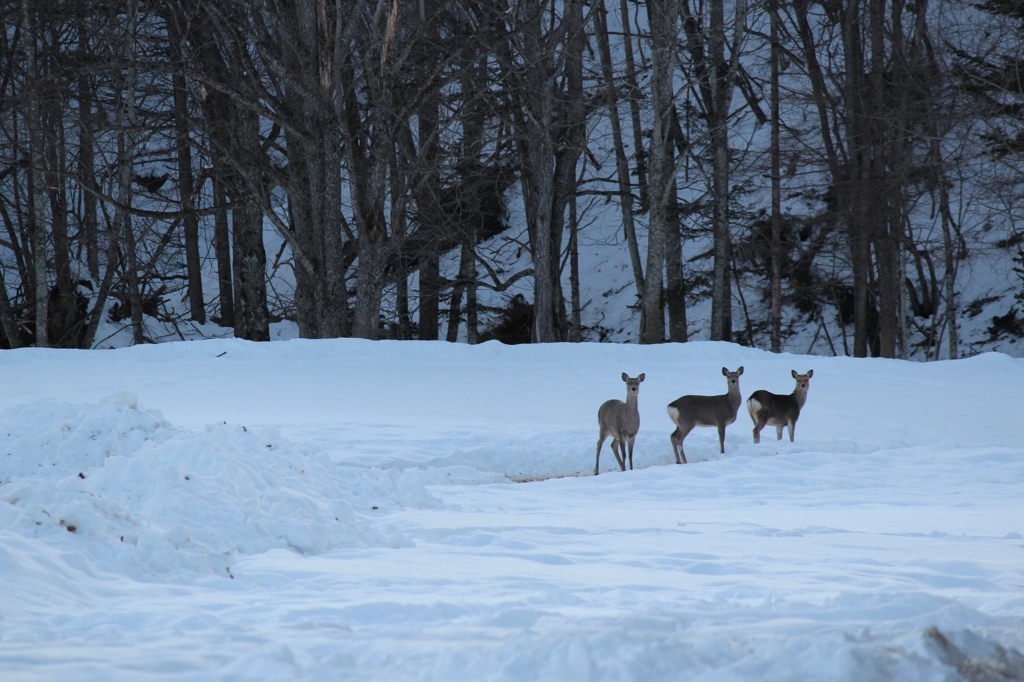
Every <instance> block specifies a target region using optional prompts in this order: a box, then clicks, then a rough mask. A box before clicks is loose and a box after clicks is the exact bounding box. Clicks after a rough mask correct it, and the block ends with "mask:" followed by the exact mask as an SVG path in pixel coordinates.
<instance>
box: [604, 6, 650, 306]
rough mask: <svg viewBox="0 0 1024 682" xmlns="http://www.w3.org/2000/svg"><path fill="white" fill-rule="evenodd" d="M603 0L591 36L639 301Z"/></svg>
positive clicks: (640, 284)
mask: <svg viewBox="0 0 1024 682" xmlns="http://www.w3.org/2000/svg"><path fill="white" fill-rule="evenodd" d="M604 3H605V0H598V1H597V4H596V7H595V9H594V33H595V38H596V42H597V48H598V52H599V53H600V58H601V75H602V76H603V77H604V92H605V102H606V105H605V106H606V107H607V109H608V123H609V124H610V125H611V133H612V143H613V144H614V146H615V172H616V175H617V179H618V182H619V210H620V211H621V212H622V230H623V233H624V234H625V237H626V248H627V249H628V250H629V262H630V264H631V265H632V266H633V282H634V284H635V285H636V296H637V298H638V299H639V298H641V297H642V296H643V292H644V271H643V266H642V264H641V262H640V247H639V245H638V244H637V239H636V227H635V226H634V224H633V188H632V184H631V183H630V179H629V159H628V158H627V157H626V147H625V145H624V144H623V141H622V125H621V124H620V123H619V103H618V92H617V90H616V88H615V78H614V73H613V71H612V57H611V48H610V46H609V41H608V22H607V18H606V10H605V6H604ZM626 39H627V40H629V37H628V36H627V37H626Z"/></svg>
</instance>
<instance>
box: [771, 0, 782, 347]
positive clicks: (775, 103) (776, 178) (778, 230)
mask: <svg viewBox="0 0 1024 682" xmlns="http://www.w3.org/2000/svg"><path fill="white" fill-rule="evenodd" d="M768 11H769V12H770V15H769V23H770V28H769V31H770V41H771V54H770V61H771V87H770V89H771V94H770V96H769V97H770V100H771V102H770V108H771V113H770V114H769V119H770V125H771V150H770V156H771V176H772V215H771V221H772V228H771V229H772V236H771V262H772V263H771V264H772V282H771V333H770V338H771V342H770V343H771V350H772V352H773V353H781V352H782V176H781V159H780V152H779V128H780V127H781V121H780V119H779V56H780V55H779V52H780V45H779V8H778V5H777V4H776V0H772V5H771V7H770V8H769V9H768Z"/></svg>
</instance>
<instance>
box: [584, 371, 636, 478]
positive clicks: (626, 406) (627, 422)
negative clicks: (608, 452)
mask: <svg viewBox="0 0 1024 682" xmlns="http://www.w3.org/2000/svg"><path fill="white" fill-rule="evenodd" d="M622 380H623V381H625V382H626V402H622V401H621V400H615V399H612V400H607V401H605V402H604V403H603V404H602V405H601V407H600V408H599V409H598V410H597V423H598V424H599V425H600V427H601V435H600V436H598V439H597V456H596V457H595V458H594V475H595V476H597V473H598V469H597V467H598V465H599V464H600V463H601V446H602V445H604V439H605V438H607V437H608V436H611V437H612V454H613V455H615V461H617V462H618V463H619V468H620V469H622V470H623V471H625V470H626V445H629V468H630V469H632V468H633V441H634V440H635V439H636V434H637V431H639V430H640V410H639V409H637V404H636V399H637V395H638V394H639V393H640V382H641V381H643V380H644V375H643V374H641V375H640V376H638V377H637V378H636V379H630V378H629V375H627V374H626V373H625V372H623V373H622ZM620 452H621V455H620Z"/></svg>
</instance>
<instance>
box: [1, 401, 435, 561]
mask: <svg viewBox="0 0 1024 682" xmlns="http://www.w3.org/2000/svg"><path fill="white" fill-rule="evenodd" d="M0 501H2V502H6V503H7V504H2V505H0V528H4V529H7V530H13V531H15V532H18V533H22V534H24V535H26V536H28V537H35V538H46V539H47V540H48V542H50V544H52V543H53V540H55V539H60V538H61V536H68V535H69V532H70V533H71V534H74V535H76V536H80V537H88V538H93V539H96V540H99V541H100V542H98V543H96V542H79V543H78V544H77V546H78V547H79V548H80V549H81V550H83V551H86V552H88V553H89V554H91V555H92V556H94V557H95V558H98V559H104V558H105V559H110V560H112V561H113V562H114V563H115V564H116V566H117V568H118V572H123V573H125V574H127V575H129V576H134V577H145V576H151V575H154V574H168V573H174V572H180V571H182V570H185V571H199V572H201V573H205V572H209V571H213V572H214V573H219V574H222V575H223V574H225V573H228V574H229V573H230V565H231V563H232V562H233V561H234V560H236V559H237V557H238V556H242V555H250V554H258V553H261V552H266V551H268V550H270V549H274V548H287V549H291V550H294V551H296V552H300V553H303V554H317V553H321V552H325V551H327V550H330V549H335V548H339V547H361V546H391V547H393V546H401V545H403V544H405V543H407V542H408V540H406V539H405V538H403V537H402V535H401V534H398V533H393V532H388V531H387V530H386V529H382V527H381V526H380V525H379V524H375V523H372V522H369V518H370V517H369V515H370V514H372V512H373V511H374V510H377V509H385V510H386V509H391V508H400V507H406V506H414V507H431V506H436V505H438V504H439V503H438V501H437V500H436V499H435V498H434V497H433V496H432V495H431V494H430V493H429V492H427V490H426V487H425V477H424V475H423V474H422V472H420V471H418V470H415V469H412V470H407V471H398V470H392V471H381V470H376V469H367V468H358V467H351V466H340V465H336V464H335V463H334V462H333V461H332V460H331V459H330V457H328V456H327V455H326V454H325V453H324V452H323V451H322V450H320V449H319V448H316V447H312V446H301V445H297V444H295V443H291V442H289V441H288V440H286V439H284V438H282V437H281V435H280V434H279V433H278V431H277V430H276V429H273V428H264V429H259V430H254V429H249V428H247V427H245V426H243V425H240V424H226V423H220V424H216V425H211V426H209V427H207V428H206V429H205V430H204V431H201V432H198V433H193V432H190V431H188V430H185V429H181V428H176V427H174V426H173V425H171V424H170V423H168V422H167V421H166V420H165V419H163V417H162V416H161V414H160V413H159V412H158V411H154V410H146V409H140V408H139V407H138V405H137V399H136V397H135V395H134V394H132V393H130V392H121V393H117V394H114V395H111V396H109V397H107V398H105V399H102V400H100V401H99V402H97V403H94V404H85V405H72V404H69V403H63V402H57V401H53V400H46V401H39V402H36V403H32V404H27V405H20V406H17V407H13V408H10V409H8V410H6V411H4V412H3V413H2V414H0Z"/></svg>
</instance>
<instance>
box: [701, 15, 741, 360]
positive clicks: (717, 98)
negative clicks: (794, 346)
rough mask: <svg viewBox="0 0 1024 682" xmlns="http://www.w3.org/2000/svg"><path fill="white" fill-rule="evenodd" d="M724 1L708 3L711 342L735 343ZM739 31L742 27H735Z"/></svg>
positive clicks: (729, 98) (728, 90)
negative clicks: (711, 275)
mask: <svg viewBox="0 0 1024 682" xmlns="http://www.w3.org/2000/svg"><path fill="white" fill-rule="evenodd" d="M723 5H724V2H723V0H709V3H708V19H709V20H708V62H709V69H708V81H709V84H710V88H711V107H710V111H709V112H708V119H709V120H708V128H709V132H710V138H711V154H712V171H711V201H712V216H711V223H712V228H711V229H712V233H713V236H714V247H713V253H714V276H713V280H712V285H711V340H712V341H731V340H732V278H731V276H730V273H731V270H732V238H731V235H730V231H729V127H728V126H729V103H730V100H731V96H730V95H731V92H730V88H729V87H728V80H729V79H728V65H727V62H726V60H725V12H724V6H723ZM736 30H739V27H738V26H737V27H736Z"/></svg>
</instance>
